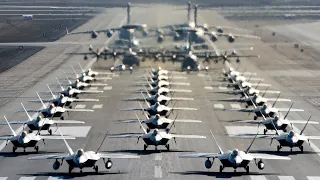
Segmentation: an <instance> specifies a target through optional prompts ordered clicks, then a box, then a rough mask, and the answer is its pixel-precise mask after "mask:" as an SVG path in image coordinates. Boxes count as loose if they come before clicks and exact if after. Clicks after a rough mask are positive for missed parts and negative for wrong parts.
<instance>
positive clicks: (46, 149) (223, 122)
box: [0, 5, 320, 180]
mask: <svg viewBox="0 0 320 180" xmlns="http://www.w3.org/2000/svg"><path fill="white" fill-rule="evenodd" d="M172 8H174V7H172V6H163V5H159V6H156V7H154V8H139V9H138V8H137V9H138V10H137V11H135V10H133V11H132V20H133V21H134V22H137V23H147V24H148V25H149V26H161V25H166V24H175V23H183V22H184V21H185V20H186V12H184V11H172V10H171V9H172ZM106 11H107V13H106V14H102V15H98V16H96V17H95V18H93V19H92V20H90V21H89V22H88V23H86V24H84V25H83V26H81V27H79V28H78V29H76V31H81V30H87V29H90V28H101V27H114V26H118V25H120V24H121V23H124V22H125V13H124V11H123V9H117V8H115V9H107V10H106ZM108 14H109V15H110V14H112V16H109V15H108ZM204 22H207V23H208V24H213V23H216V24H221V25H225V26H230V25H232V24H231V23H230V22H227V21H226V20H225V19H224V18H222V17H221V16H219V15H218V14H217V13H215V12H214V11H201V13H200V14H199V23H204ZM86 40H88V41H92V42H96V41H100V42H105V41H106V38H105V36H99V38H98V39H96V40H91V39H90V37H87V36H81V35H80V36H67V37H63V38H62V39H60V41H86ZM113 40H114V39H111V40H107V41H108V43H112V41H113ZM145 41H146V44H147V45H156V40H154V41H152V40H150V39H146V40H145ZM168 41H169V42H172V41H170V39H169V40H168ZM152 43H153V44H152ZM242 43H246V44H250V43H254V44H256V46H257V48H256V51H254V52H253V53H257V54H260V55H261V58H260V59H255V60H243V61H242V64H241V66H240V70H243V69H246V70H247V71H251V72H257V73H258V76H259V77H262V78H264V79H265V82H266V83H271V84H272V89H274V90H280V91H282V95H283V97H285V98H290V99H292V100H293V101H294V102H295V105H294V107H295V108H303V109H305V112H302V113H290V115H289V117H290V119H294V120H295V119H306V118H308V116H309V115H310V114H311V115H313V117H312V120H315V121H319V119H317V115H318V114H319V110H318V109H317V107H315V106H314V105H312V104H311V103H310V102H309V101H307V100H306V99H305V98H304V97H301V96H300V95H301V94H299V93H297V92H296V91H294V89H290V87H289V86H288V84H293V83H294V82H297V80H296V78H291V79H290V80H289V81H282V82H279V77H277V76H273V73H274V72H273V71H270V69H273V68H276V67H277V66H279V64H285V63H286V62H288V61H289V60H288V58H287V57H286V56H285V55H283V54H282V56H280V55H279V54H280V53H279V52H278V51H275V50H274V49H273V48H271V47H270V46H269V45H264V44H263V42H259V41H257V40H239V42H238V43H235V44H233V47H237V46H241V45H242ZM216 46H217V47H218V48H219V49H224V48H230V44H229V43H227V42H226V41H224V40H223V39H222V38H221V39H220V40H219V41H218V43H217V44H216ZM86 50H87V47H78V46H77V47H72V46H58V47H55V48H53V49H51V48H50V49H44V50H42V51H40V52H39V53H37V56H32V57H30V58H29V59H27V60H26V61H24V63H21V64H19V65H17V66H15V67H14V68H12V69H10V70H9V71H6V72H5V73H2V74H1V85H0V87H1V88H3V89H7V90H6V91H3V90H2V91H1V92H0V93H1V94H0V95H1V96H3V97H5V96H9V97H11V96H10V95H11V93H13V92H12V91H18V92H20V93H18V92H17V93H16V95H15V96H13V97H15V98H8V102H6V103H5V104H3V105H2V106H1V108H0V114H3V115H4V114H5V115H6V116H7V118H8V119H9V120H25V119H26V118H27V117H26V115H25V114H24V113H15V112H14V111H16V110H18V109H21V108H22V107H21V105H20V102H21V101H22V102H24V103H25V105H26V106H28V109H29V108H30V109H33V108H36V109H38V108H39V107H40V104H35V103H28V102H27V100H30V99H36V94H35V92H36V91H47V89H46V84H50V85H51V86H52V88H53V89H56V90H58V87H57V86H56V85H55V84H56V81H55V79H54V77H55V76H57V77H59V78H60V79H63V78H64V75H63V72H62V70H64V71H69V72H71V69H70V67H69V65H70V64H73V65H75V66H76V65H77V62H80V63H81V64H82V65H83V66H86V65H87V64H89V65H90V63H91V61H83V60H82V57H76V56H72V57H71V56H68V55H65V54H64V53H65V52H74V51H77V52H81V51H86ZM57 54H59V55H57ZM269 55H270V56H271V55H272V56H271V57H273V56H276V57H278V58H274V59H271V60H270V59H269V58H270V56H269ZM148 62H149V63H148ZM148 62H146V63H143V65H142V67H141V69H139V70H137V71H134V73H133V74H129V73H128V72H123V73H121V74H119V73H116V74H117V75H116V76H113V79H112V80H109V81H108V82H107V83H108V87H106V88H98V89H105V90H104V92H103V93H102V94H96V95H83V96H81V97H90V98H98V99H99V100H100V101H99V102H95V103H78V104H77V105H74V107H73V108H94V107H95V112H93V113H82V112H79V113H70V114H69V115H65V118H66V119H74V120H82V121H85V122H86V124H84V125H79V127H75V126H68V125H64V126H63V127H60V128H61V131H62V132H63V133H64V134H69V135H74V136H76V137H77V139H76V140H69V141H68V142H69V144H70V146H71V147H72V148H73V149H74V150H76V149H77V148H84V149H86V150H96V149H97V148H98V146H99V145H100V143H101V142H102V140H103V138H104V136H105V134H106V133H107V132H108V134H110V135H112V134H113V135H115V134H121V133H142V130H141V129H140V128H139V125H138V124H123V123H119V122H118V120H126V119H133V118H134V113H133V112H120V111H119V109H121V108H130V107H137V106H138V104H137V103H134V102H123V101H121V99H123V98H130V97H135V96H140V94H135V93H132V92H133V91H134V90H137V89H140V88H139V87H135V86H134V85H135V83H136V82H137V81H140V79H139V77H141V76H142V75H143V73H144V72H145V70H144V69H143V67H148V66H149V65H151V66H153V67H156V66H157V65H160V66H162V67H164V68H167V69H173V70H174V69H178V68H179V65H178V64H174V65H172V63H170V62H168V63H165V64H162V63H154V62H152V61H148ZM274 62H278V63H275V64H272V63H274ZM114 64H115V62H114V61H113V60H111V59H110V60H108V61H99V62H96V63H94V64H93V69H95V70H97V71H102V70H105V69H108V67H110V66H112V65H114ZM89 65H88V67H89ZM264 65H268V66H267V67H269V68H266V67H265V66H264ZM210 66H211V69H212V71H211V72H210V75H212V79H213V80H212V81H211V78H210V77H208V74H206V73H204V72H201V73H191V74H189V75H186V77H187V80H185V81H186V82H189V83H191V86H190V87H187V89H191V90H192V93H189V94H188V93H184V94H182V93H181V94H179V96H182V97H184V96H185V97H193V98H195V100H194V101H191V102H189V101H188V102H179V103H177V105H176V106H177V107H178V106H180V107H185V106H188V107H196V108H198V111H192V112H191V111H190V112H175V113H178V118H181V119H182V118H188V119H198V120H201V121H202V123H192V124H183V123H181V124H177V125H176V127H174V128H173V129H172V132H173V133H179V134H195V135H204V136H206V137H207V138H206V139H200V140H197V139H195V140H194V139H187V140H185V139H177V144H175V143H174V142H170V145H171V148H172V151H171V152H166V151H164V148H162V147H160V148H159V149H160V150H161V152H159V151H158V152H154V151H153V148H152V147H149V150H148V151H146V152H144V151H143V143H142V141H140V142H139V143H137V140H136V139H106V140H105V142H104V144H103V146H102V147H101V151H102V152H110V153H128V154H138V155H140V156H141V157H140V159H132V160H114V166H113V168H112V169H111V170H110V171H107V170H105V169H104V166H103V163H102V162H99V163H98V165H99V167H100V170H101V171H100V173H99V174H98V175H96V174H94V173H93V170H92V169H85V170H84V172H83V173H82V174H80V173H79V170H74V174H73V175H71V176H70V175H68V174H67V170H68V168H67V166H66V164H63V165H62V167H61V168H60V169H59V170H58V171H54V170H53V169H52V163H53V161H50V160H49V161H45V160H44V161H30V160H27V159H28V157H32V156H35V155H36V154H35V153H33V149H27V153H20V152H21V150H18V153H16V154H12V153H11V151H12V145H11V144H9V145H8V146H6V147H4V148H3V149H2V150H1V153H0V156H1V157H0V161H1V162H0V176H1V177H3V179H19V178H21V179H73V178H75V179H156V178H162V179H175V180H176V179H196V178H199V179H212V178H217V179H218V178H219V179H221V178H229V179H230V178H232V179H245V180H247V179H252V180H256V179H257V180H264V179H270V180H272V179H274V180H275V179H281V180H284V179H299V180H300V179H301V180H304V179H312V178H315V179H319V178H320V173H319V166H318V164H319V155H318V153H319V151H318V150H317V148H316V147H317V146H319V145H320V144H319V142H318V141H312V143H311V147H309V145H307V144H305V153H304V154H300V151H296V149H295V150H294V151H293V153H290V150H289V149H285V148H284V149H283V151H282V152H281V153H279V155H289V156H290V158H291V159H292V160H291V161H278V160H268V161H264V162H265V165H266V168H265V169H264V170H263V171H260V170H258V168H257V167H256V166H255V165H254V163H252V164H251V165H250V169H251V173H250V174H249V175H246V174H245V173H244V170H243V169H239V170H238V172H237V173H234V172H233V170H232V169H225V172H223V173H218V167H219V165H220V164H219V162H218V161H217V160H216V161H215V163H214V165H213V167H212V169H210V170H207V169H205V167H204V161H205V159H179V158H178V155H180V154H186V153H196V152H199V153H200V152H218V148H217V146H216V145H215V143H214V141H213V139H212V137H211V135H210V131H209V130H212V131H213V133H214V134H215V136H216V139H217V141H218V142H219V143H220V146H221V148H222V149H223V150H231V149H233V148H239V149H242V150H245V149H246V148H247V146H248V145H249V144H250V141H251V140H242V139H237V138H230V137H229V135H228V131H227V129H237V130H238V131H239V132H250V133H255V132H256V127H254V126H251V127H249V126H247V125H238V124H237V125H235V124H232V123H230V122H228V121H230V120H238V119H240V120H244V119H253V115H252V114H250V115H248V114H246V113H237V112H225V111H220V110H213V109H214V107H217V106H219V107H223V108H231V107H233V106H236V105H231V103H220V102H215V101H212V100H214V99H221V98H226V97H232V96H228V95H217V94H215V93H213V91H215V90H219V89H221V88H217V87H207V86H210V83H219V82H220V80H219V79H218V76H219V75H218V74H219V73H220V72H221V69H222V68H223V65H222V64H213V63H212V64H211V65H210ZM233 66H234V67H236V66H237V65H234V64H233ZM282 67H285V65H283V66H282ZM278 70H279V71H280V70H282V69H280V68H279V69H278ZM78 71H79V72H80V70H78ZM288 72H289V70H288ZM293 73H295V72H293ZM299 73H300V74H301V76H302V75H304V73H307V72H305V71H300V72H299ZM288 74H290V73H288ZM282 77H287V76H286V74H285V75H283V76H282ZM297 86H299V84H297ZM300 86H301V84H300ZM182 88H185V87H182ZM304 88H306V87H304ZM310 93H311V92H310ZM314 93H315V94H316V92H314ZM41 97H43V98H45V97H50V96H45V95H41ZM232 104H235V103H232ZM84 105H85V106H84ZM77 106H78V107H77ZM237 106H239V105H237ZM242 106H243V105H242ZM100 107H101V109H100ZM276 107H289V103H288V104H287V103H277V105H276ZM138 115H139V116H140V117H141V118H143V115H141V113H138ZM172 118H174V116H173V117H172ZM302 127H303V125H299V126H297V128H298V129H302ZM14 129H18V130H21V129H22V128H21V127H19V126H14ZM53 130H54V131H55V128H53ZM0 131H1V135H8V134H10V131H9V129H8V127H7V126H3V127H0ZM55 133H57V132H55ZM305 134H307V135H320V133H319V130H318V127H317V126H316V125H315V126H313V125H309V126H308V127H307V129H306V131H305ZM1 145H4V144H0V147H2V146H1ZM39 146H40V154H46V153H64V152H67V148H66V147H65V145H64V143H63V141H60V140H52V141H49V140H48V141H47V145H46V146H44V145H43V144H42V142H39ZM275 150H276V142H274V143H273V144H272V145H270V141H267V140H257V141H255V143H254V144H253V146H252V151H254V152H265V153H270V154H277V153H276V152H275ZM30 151H31V153H30ZM315 151H316V152H315Z"/></svg>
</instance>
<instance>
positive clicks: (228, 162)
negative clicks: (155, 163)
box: [180, 67, 320, 172]
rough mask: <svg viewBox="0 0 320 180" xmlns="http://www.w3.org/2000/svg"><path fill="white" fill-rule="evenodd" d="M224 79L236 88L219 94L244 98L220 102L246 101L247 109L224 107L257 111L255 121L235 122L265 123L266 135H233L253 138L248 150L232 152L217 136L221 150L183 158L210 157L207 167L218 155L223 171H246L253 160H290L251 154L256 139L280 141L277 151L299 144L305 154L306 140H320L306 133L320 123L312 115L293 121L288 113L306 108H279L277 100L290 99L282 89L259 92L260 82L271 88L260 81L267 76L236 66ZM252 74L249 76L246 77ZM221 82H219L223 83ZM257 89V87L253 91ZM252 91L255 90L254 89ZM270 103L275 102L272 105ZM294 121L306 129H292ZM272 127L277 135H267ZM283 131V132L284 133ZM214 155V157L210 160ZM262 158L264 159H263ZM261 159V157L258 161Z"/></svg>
mask: <svg viewBox="0 0 320 180" xmlns="http://www.w3.org/2000/svg"><path fill="white" fill-rule="evenodd" d="M222 74H223V78H222V79H223V80H224V81H228V82H227V83H222V84H224V85H226V86H229V87H233V88H234V89H233V90H227V91H218V92H217V93H227V94H230V93H231V94H235V95H238V94H241V95H242V97H240V98H228V99H220V100H217V101H227V102H240V103H246V104H247V105H246V108H243V109H242V108H240V109H224V110H227V111H230V110H231V111H239V112H249V113H254V114H255V116H254V120H236V121H232V122H234V123H250V124H258V126H260V125H261V124H262V125H264V126H265V129H264V135H260V134H259V131H258V132H257V133H256V134H241V133H237V134H233V135H231V137H238V138H239V137H240V138H251V139H252V138H253V140H252V142H251V144H250V145H249V147H248V148H247V149H246V150H245V151H242V150H239V149H234V150H232V151H228V152H224V151H223V150H222V149H221V147H220V146H219V144H218V142H217V141H216V139H215V137H214V135H213V134H212V132H211V134H212V136H213V139H214V141H215V142H216V144H217V146H218V148H219V152H218V153H197V154H186V155H181V156H180V157H181V158H206V159H207V160H206V161H205V167H206V168H208V169H209V168H211V167H212V164H213V162H214V159H215V158H217V159H219V160H220V161H221V164H222V165H221V166H220V172H222V171H223V169H224V168H225V167H231V168H233V169H234V170H235V171H236V169H237V168H244V169H245V170H246V172H249V163H250V161H252V160H254V161H255V163H256V165H257V167H258V168H259V169H261V170H262V169H264V167H265V165H264V163H263V161H262V159H279V160H289V159H290V158H289V157H284V156H276V155H270V154H261V153H250V148H251V146H252V144H253V142H254V141H255V139H265V138H267V139H271V143H272V142H273V140H274V139H275V140H277V141H278V142H279V145H278V146H277V151H278V152H279V151H280V149H281V148H283V147H289V148H290V150H291V152H292V148H294V147H298V148H299V149H300V151H301V152H302V153H303V143H304V142H309V141H310V140H312V139H320V137H319V136H307V135H304V134H303V132H304V130H305V129H306V127H307V125H308V124H319V122H315V121H310V119H311V116H310V117H309V119H308V120H307V121H306V120H289V119H287V117H288V114H289V112H290V111H296V112H297V111H304V110H303V109H293V108H292V106H293V103H292V104H291V106H290V108H275V107H274V106H275V104H276V102H279V101H283V102H289V101H291V100H290V99H281V98H279V97H280V92H279V91H268V90H265V91H262V93H261V92H260V91H257V90H256V89H255V88H254V87H253V86H256V87H258V86H259V85H262V86H266V87H270V85H269V84H260V82H261V81H262V80H263V79H259V78H252V76H254V75H256V74H255V73H248V72H239V71H236V70H234V69H233V68H232V67H231V68H230V69H229V70H228V71H225V70H223V72H222ZM246 75H247V76H248V75H249V78H247V77H245V76H246ZM254 81H259V83H252V82H254ZM220 85H221V84H219V86H220ZM252 89H253V90H252ZM250 90H251V91H250ZM266 93H279V95H278V97H277V98H265V97H264V95H265V94H266ZM269 102H274V103H273V104H270V103H269ZM249 106H253V108H251V109H250V108H248V107H249ZM282 111H285V112H286V114H285V115H284V116H283V117H282V116H281V113H280V112H282ZM258 117H262V119H261V120H257V118H258ZM294 123H297V124H305V126H304V127H303V129H302V130H301V131H300V132H299V133H298V132H294V131H293V130H289V131H288V128H289V125H292V124H294ZM269 130H275V131H276V134H275V135H273V134H266V133H267V132H268V131H269ZM279 131H283V133H280V132H279ZM211 158H212V160H210V159H211ZM259 159H260V160H259ZM257 160H259V161H258V162H257Z"/></svg>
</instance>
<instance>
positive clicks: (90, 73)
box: [78, 62, 113, 77]
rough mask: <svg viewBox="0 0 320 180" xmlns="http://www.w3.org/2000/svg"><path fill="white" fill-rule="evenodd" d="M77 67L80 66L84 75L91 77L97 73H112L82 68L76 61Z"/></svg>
mask: <svg viewBox="0 0 320 180" xmlns="http://www.w3.org/2000/svg"><path fill="white" fill-rule="evenodd" d="M78 64H79V67H80V68H81V71H82V73H85V74H86V76H91V77H95V76H98V75H108V76H109V75H113V73H110V72H98V71H93V70H92V69H91V68H89V69H88V70H84V69H83V68H82V66H81V64H80V63H79V62H78Z"/></svg>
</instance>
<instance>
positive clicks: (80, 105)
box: [74, 104, 86, 109]
mask: <svg viewBox="0 0 320 180" xmlns="http://www.w3.org/2000/svg"><path fill="white" fill-rule="evenodd" d="M85 107H86V105H85V104H77V105H76V107H74V108H75V109H83V108H85Z"/></svg>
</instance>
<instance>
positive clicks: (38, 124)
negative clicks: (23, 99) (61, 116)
mask: <svg viewBox="0 0 320 180" xmlns="http://www.w3.org/2000/svg"><path fill="white" fill-rule="evenodd" d="M21 105H22V107H23V109H24V111H25V112H26V114H27V116H28V120H27V121H10V122H9V124H23V125H27V126H28V128H29V133H32V131H38V134H40V131H48V133H49V134H50V135H52V129H50V127H51V125H54V124H55V125H57V126H58V124H84V121H75V120H63V121H62V120H53V119H49V118H43V117H41V116H37V117H36V118H34V119H33V118H31V116H30V115H29V113H28V112H27V110H26V108H25V107H24V105H23V104H22V103H21ZM0 125H7V123H0Z"/></svg>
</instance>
